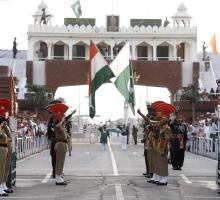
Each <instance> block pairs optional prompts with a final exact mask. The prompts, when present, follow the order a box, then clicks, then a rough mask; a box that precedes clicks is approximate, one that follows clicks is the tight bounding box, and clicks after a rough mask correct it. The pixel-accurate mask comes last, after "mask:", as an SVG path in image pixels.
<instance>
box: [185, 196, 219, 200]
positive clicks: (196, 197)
mask: <svg viewBox="0 0 220 200" xmlns="http://www.w3.org/2000/svg"><path fill="white" fill-rule="evenodd" d="M184 198H186V199H190V200H192V199H220V197H201V196H184Z"/></svg>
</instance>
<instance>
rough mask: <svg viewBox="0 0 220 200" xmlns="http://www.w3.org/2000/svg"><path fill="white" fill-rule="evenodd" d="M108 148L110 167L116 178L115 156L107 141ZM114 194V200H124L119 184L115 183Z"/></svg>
mask: <svg viewBox="0 0 220 200" xmlns="http://www.w3.org/2000/svg"><path fill="white" fill-rule="evenodd" d="M108 148H109V152H110V156H111V160H112V167H113V172H114V175H115V176H118V167H117V164H116V161H115V156H114V154H113V152H112V148H111V145H110V141H109V140H108ZM115 193H116V200H124V195H123V192H122V188H121V184H117V183H115Z"/></svg>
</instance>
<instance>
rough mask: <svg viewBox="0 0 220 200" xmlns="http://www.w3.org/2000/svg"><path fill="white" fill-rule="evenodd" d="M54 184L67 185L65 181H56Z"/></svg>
mask: <svg viewBox="0 0 220 200" xmlns="http://www.w3.org/2000/svg"><path fill="white" fill-rule="evenodd" d="M56 185H67V182H65V181H64V182H60V183H58V182H56Z"/></svg>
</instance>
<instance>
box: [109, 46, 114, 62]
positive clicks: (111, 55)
mask: <svg viewBox="0 0 220 200" xmlns="http://www.w3.org/2000/svg"><path fill="white" fill-rule="evenodd" d="M114 46H115V44H111V52H110V53H111V54H110V57H111V60H113V59H114V55H113V47H114Z"/></svg>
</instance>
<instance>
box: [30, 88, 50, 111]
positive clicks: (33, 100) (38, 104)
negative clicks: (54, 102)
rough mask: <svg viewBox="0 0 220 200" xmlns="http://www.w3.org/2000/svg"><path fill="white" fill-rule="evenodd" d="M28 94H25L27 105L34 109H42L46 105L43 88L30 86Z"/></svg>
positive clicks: (45, 95) (45, 91) (45, 92)
mask: <svg viewBox="0 0 220 200" xmlns="http://www.w3.org/2000/svg"><path fill="white" fill-rule="evenodd" d="M28 90H29V93H27V95H26V97H27V101H28V104H29V105H31V106H33V107H34V108H35V109H41V108H44V107H45V106H46V105H47V103H48V100H47V90H46V88H45V87H44V86H39V85H30V86H29V87H28Z"/></svg>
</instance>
